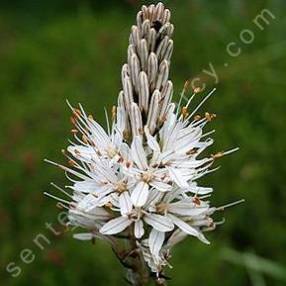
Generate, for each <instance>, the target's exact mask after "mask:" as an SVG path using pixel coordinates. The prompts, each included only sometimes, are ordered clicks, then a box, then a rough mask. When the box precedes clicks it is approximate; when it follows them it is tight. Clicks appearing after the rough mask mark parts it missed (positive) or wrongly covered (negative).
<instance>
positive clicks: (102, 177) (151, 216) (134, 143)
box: [57, 3, 234, 272]
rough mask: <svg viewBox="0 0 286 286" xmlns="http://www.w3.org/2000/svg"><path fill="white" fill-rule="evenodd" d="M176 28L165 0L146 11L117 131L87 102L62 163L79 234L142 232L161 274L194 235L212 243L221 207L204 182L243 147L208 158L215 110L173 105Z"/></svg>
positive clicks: (143, 247) (133, 41)
mask: <svg viewBox="0 0 286 286" xmlns="http://www.w3.org/2000/svg"><path fill="white" fill-rule="evenodd" d="M173 31H174V27H173V25H172V24H171V23H170V11H169V10H168V9H165V8H164V5H163V4H162V3H159V4H157V5H156V6H155V5H150V6H149V7H146V6H143V7H142V10H141V11H140V12H139V13H138V15H137V25H134V26H132V29H131V35H130V40H129V46H128V59H127V63H126V64H124V65H123V68H122V91H121V92H120V93H119V97H118V105H117V106H116V107H114V108H113V111H112V120H111V122H110V123H109V121H108V128H107V129H108V130H107V131H105V130H104V128H103V127H101V126H100V125H99V124H98V123H97V122H96V121H95V120H94V119H93V118H92V116H90V115H87V114H86V113H85V111H84V110H83V108H82V107H81V105H79V108H74V107H72V106H71V109H72V112H73V116H72V122H73V124H74V129H73V130H72V132H73V133H74V137H75V143H73V144H71V145H70V146H69V147H68V148H67V151H68V152H65V155H66V156H67V157H68V159H69V163H70V165H71V166H70V167H65V166H62V165H58V164H57V165H58V166H60V167H61V168H62V169H64V170H65V171H66V173H67V176H68V178H69V179H70V181H71V183H72V184H71V185H70V186H68V188H70V189H71V190H72V191H73V192H72V195H70V194H68V195H69V197H70V198H71V201H69V202H68V201H65V200H62V199H60V201H61V202H62V204H64V205H65V206H66V207H67V208H68V210H69V221H70V224H71V225H76V226H80V227H83V228H85V229H87V230H88V233H84V234H77V235H76V237H77V238H79V239H92V238H93V237H100V238H102V239H105V240H107V241H109V240H110V239H111V238H112V237H116V236H120V235H122V236H124V235H125V237H133V238H134V240H135V242H136V246H137V248H138V249H139V250H140V251H141V253H142V256H143V257H144V260H145V262H146V263H147V264H148V265H149V267H150V269H151V270H152V271H153V272H160V271H161V270H162V269H163V268H164V266H166V265H169V263H168V258H169V253H170V249H171V248H172V247H173V246H174V245H175V244H176V243H178V242H179V241H181V240H182V239H184V238H185V237H186V236H187V235H190V236H194V237H196V238H198V239H199V240H200V241H202V242H203V243H206V244H208V243H209V242H208V240H207V239H206V237H205V236H204V234H203V232H204V231H206V230H211V229H214V228H215V226H216V223H215V222H214V221H213V220H212V218H211V215H212V214H213V213H214V212H215V211H216V210H218V208H215V207H210V205H209V202H208V201H207V200H206V199H207V198H208V197H209V196H210V193H211V192H212V191H213V190H212V188H209V187H202V186H199V185H198V184H197V180H198V179H199V178H201V177H202V176H204V175H206V174H208V173H210V172H212V171H213V170H214V169H211V166H212V164H213V162H214V161H215V159H217V158H218V157H221V156H223V155H225V154H228V153H230V152H232V151H234V150H231V151H228V152H220V153H217V154H215V155H211V156H209V157H205V158H202V157H201V156H200V155H201V154H202V152H203V151H204V150H205V149H206V148H207V147H209V146H210V145H211V144H212V143H213V140H212V139H211V138H209V137H208V136H209V134H210V133H203V127H204V126H205V125H206V124H207V123H208V122H209V121H211V120H212V119H213V118H214V117H215V115H213V114H209V113H206V114H205V116H195V114H196V112H197V110H198V108H199V107H200V105H199V106H198V108H195V110H194V111H193V112H190V113H189V111H188V109H189V105H190V103H191V99H192V98H193V96H192V97H191V98H190V100H189V101H188V102H187V103H186V104H185V105H184V106H183V107H182V106H181V105H182V100H181V102H180V103H179V104H177V105H176V104H175V103H172V95H173V84H172V82H171V81H170V80H169V67H170V59H171V55H172V51H173V40H172V39H171V37H172V34H173ZM196 92H197V91H195V93H194V95H195V94H196ZM210 95H211V94H209V96H210ZM64 192H65V193H66V191H64Z"/></svg>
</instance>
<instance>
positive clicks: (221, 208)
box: [216, 199, 245, 211]
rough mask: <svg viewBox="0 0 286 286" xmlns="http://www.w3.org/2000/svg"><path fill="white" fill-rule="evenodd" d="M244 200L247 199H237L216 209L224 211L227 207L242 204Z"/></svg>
mask: <svg viewBox="0 0 286 286" xmlns="http://www.w3.org/2000/svg"><path fill="white" fill-rule="evenodd" d="M244 202H245V199H242V200H239V201H236V202H233V203H229V204H226V205H224V206H221V207H218V208H216V211H224V210H225V209H226V208H230V207H233V206H236V205H239V204H242V203H244Z"/></svg>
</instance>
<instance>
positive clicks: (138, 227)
mask: <svg viewBox="0 0 286 286" xmlns="http://www.w3.org/2000/svg"><path fill="white" fill-rule="evenodd" d="M134 235H135V237H136V238H137V239H140V238H141V237H142V236H143V235H144V226H143V221H142V220H137V221H136V222H135V224H134Z"/></svg>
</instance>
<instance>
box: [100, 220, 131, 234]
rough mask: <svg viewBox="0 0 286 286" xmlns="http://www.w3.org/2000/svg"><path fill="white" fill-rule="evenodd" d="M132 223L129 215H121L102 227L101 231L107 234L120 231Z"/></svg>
mask: <svg viewBox="0 0 286 286" xmlns="http://www.w3.org/2000/svg"><path fill="white" fill-rule="evenodd" d="M131 223H132V221H131V220H129V219H128V218H127V217H123V216H120V217H117V218H115V219H112V220H110V221H109V222H108V223H106V224H105V225H104V226H103V227H102V228H101V229H100V232H101V233H102V234H105V235H112V234H116V233H120V232H121V231H123V230H125V229H126V228H127V227H128V226H129V225H130V224H131Z"/></svg>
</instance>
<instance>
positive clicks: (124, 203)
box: [119, 192, 132, 216]
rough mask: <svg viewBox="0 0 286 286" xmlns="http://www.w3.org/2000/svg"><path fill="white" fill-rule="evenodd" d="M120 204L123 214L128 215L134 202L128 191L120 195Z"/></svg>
mask: <svg viewBox="0 0 286 286" xmlns="http://www.w3.org/2000/svg"><path fill="white" fill-rule="evenodd" d="M119 205H120V212H121V215H123V216H124V215H127V214H129V213H130V212H131V210H132V202H131V199H130V196H129V194H128V192H123V193H122V194H121V195H120V196H119Z"/></svg>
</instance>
